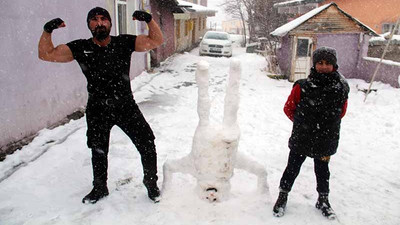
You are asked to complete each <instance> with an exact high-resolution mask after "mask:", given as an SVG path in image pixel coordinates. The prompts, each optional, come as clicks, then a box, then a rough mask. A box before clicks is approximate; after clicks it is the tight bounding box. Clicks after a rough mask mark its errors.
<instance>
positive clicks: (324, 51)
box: [312, 47, 338, 68]
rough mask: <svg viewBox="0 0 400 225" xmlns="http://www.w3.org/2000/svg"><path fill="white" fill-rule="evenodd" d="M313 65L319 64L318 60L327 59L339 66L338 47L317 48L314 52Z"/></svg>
mask: <svg viewBox="0 0 400 225" xmlns="http://www.w3.org/2000/svg"><path fill="white" fill-rule="evenodd" d="M312 59H313V66H315V64H317V62H319V61H321V60H326V61H327V62H328V63H330V64H332V65H333V66H334V67H335V68H337V67H338V66H337V55H336V49H334V48H330V47H321V48H318V49H316V50H315V51H314V52H313V56H312Z"/></svg>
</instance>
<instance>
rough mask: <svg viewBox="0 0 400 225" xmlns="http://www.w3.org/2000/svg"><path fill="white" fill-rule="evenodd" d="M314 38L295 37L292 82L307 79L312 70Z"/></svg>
mask: <svg viewBox="0 0 400 225" xmlns="http://www.w3.org/2000/svg"><path fill="white" fill-rule="evenodd" d="M312 44H313V42H312V38H310V37H295V40H294V45H293V46H294V48H293V55H294V57H293V60H292V78H293V79H292V80H293V81H296V80H299V79H304V78H307V77H308V75H310V69H311V52H312V49H313V46H312Z"/></svg>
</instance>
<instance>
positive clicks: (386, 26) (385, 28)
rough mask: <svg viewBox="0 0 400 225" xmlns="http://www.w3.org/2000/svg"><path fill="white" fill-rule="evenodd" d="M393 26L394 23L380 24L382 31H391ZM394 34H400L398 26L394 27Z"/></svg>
mask: <svg viewBox="0 0 400 225" xmlns="http://www.w3.org/2000/svg"><path fill="white" fill-rule="evenodd" d="M394 26H396V24H394V23H384V24H383V26H382V33H387V32H392V30H393V29H394ZM394 34H400V29H399V27H397V28H396V30H395V31H394Z"/></svg>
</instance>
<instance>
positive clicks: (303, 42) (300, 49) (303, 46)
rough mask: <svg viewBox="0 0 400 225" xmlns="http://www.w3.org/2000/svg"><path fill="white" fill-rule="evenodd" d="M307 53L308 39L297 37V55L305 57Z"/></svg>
mask: <svg viewBox="0 0 400 225" xmlns="http://www.w3.org/2000/svg"><path fill="white" fill-rule="evenodd" d="M308 55H309V54H308V39H300V38H299V39H298V40H297V56H298V57H307V56H308Z"/></svg>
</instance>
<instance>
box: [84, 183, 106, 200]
mask: <svg viewBox="0 0 400 225" xmlns="http://www.w3.org/2000/svg"><path fill="white" fill-rule="evenodd" d="M107 195H108V188H107V186H101V187H93V189H92V191H91V192H90V193H89V194H87V195H86V196H85V197H84V198H83V199H82V203H91V204H94V203H96V202H97V201H99V200H100V199H102V198H104V197H106V196H107Z"/></svg>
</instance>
